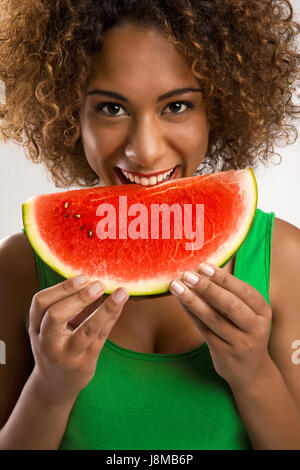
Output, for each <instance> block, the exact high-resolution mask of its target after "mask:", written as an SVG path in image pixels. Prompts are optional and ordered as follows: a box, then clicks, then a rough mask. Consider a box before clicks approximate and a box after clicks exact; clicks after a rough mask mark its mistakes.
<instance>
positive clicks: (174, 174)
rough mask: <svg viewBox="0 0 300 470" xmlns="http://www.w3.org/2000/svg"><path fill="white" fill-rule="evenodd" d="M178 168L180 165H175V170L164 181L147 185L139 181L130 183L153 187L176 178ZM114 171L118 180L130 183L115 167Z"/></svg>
mask: <svg viewBox="0 0 300 470" xmlns="http://www.w3.org/2000/svg"><path fill="white" fill-rule="evenodd" d="M179 168H180V165H177V166H176V168H175V171H174V173H173V175H172V176H171V178H169V179H167V180H165V181H160V182H158V183H156V184H148V185H147V186H145V185H143V184H140V183H132V184H138V185H139V186H143V187H145V188H154V187H155V186H158V185H160V184H163V183H167V182H168V181H172V180H174V179H176V178H177V175H178V172H179ZM114 171H115V173H116V175H117V177H118V179H119V181H120V182H121V183H122V184H130V183H128V182H127V180H126V179H125V177H124V179H123V175H122V174H120V173H119V171H118V170H117V168H114Z"/></svg>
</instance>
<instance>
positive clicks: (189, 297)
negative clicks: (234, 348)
mask: <svg viewBox="0 0 300 470" xmlns="http://www.w3.org/2000/svg"><path fill="white" fill-rule="evenodd" d="M177 283H179V284H180V285H181V286H182V287H183V292H182V293H181V294H179V292H178V291H177V292H176V291H175V290H174V286H176V283H175V284H174V281H172V282H171V284H170V290H171V292H172V293H174V294H175V295H176V296H177V297H178V299H179V300H180V302H181V303H182V304H183V306H184V307H185V308H187V309H188V310H189V311H190V312H192V313H193V314H194V315H195V316H196V318H198V319H199V320H200V321H201V322H203V323H204V325H205V326H207V327H208V328H209V329H210V330H211V331H212V332H213V333H215V334H216V335H217V336H219V337H220V338H222V339H223V340H224V341H225V342H226V343H230V344H232V343H233V342H234V338H235V337H236V335H237V333H238V329H237V328H236V326H235V325H233V324H232V323H231V322H229V321H228V320H226V319H225V318H224V317H223V316H222V315H220V314H219V313H218V312H216V311H215V310H214V309H213V308H212V307H211V306H210V305H207V303H206V302H205V301H204V300H203V299H201V298H200V297H199V296H198V295H197V294H195V292H193V291H192V290H191V289H189V288H188V287H187V286H186V285H184V284H183V283H182V282H180V281H177ZM194 323H195V322H194ZM200 325H201V324H200ZM196 326H197V322H196Z"/></svg>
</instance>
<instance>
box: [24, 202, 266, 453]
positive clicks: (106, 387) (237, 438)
mask: <svg viewBox="0 0 300 470" xmlns="http://www.w3.org/2000/svg"><path fill="white" fill-rule="evenodd" d="M274 217H275V214H274V212H270V213H266V212H263V211H262V210H261V209H258V208H257V209H256V213H255V217H254V219H253V223H252V225H251V228H250V230H249V232H248V235H247V237H246V239H245V240H244V242H243V244H242V245H241V247H240V248H239V250H238V251H237V253H236V255H235V266H234V276H235V277H237V278H239V279H241V280H243V281H245V282H247V283H249V284H251V285H252V286H253V287H255V288H256V289H257V290H258V291H259V292H260V293H261V294H262V295H263V296H264V298H265V299H266V301H267V302H268V304H270V301H269V293H268V292H269V275H270V253H271V240H272V230H273V223H274ZM23 230H24V229H23ZM35 259H36V263H37V268H38V274H39V279H40V288H41V289H45V288H47V287H49V286H52V285H55V284H57V283H59V282H62V281H63V280H64V279H65V278H64V277H62V276H61V275H59V274H58V273H56V272H55V271H53V270H52V269H51V268H50V267H49V266H47V265H46V264H45V263H44V262H43V261H42V260H41V259H40V258H39V256H38V255H37V254H36V253H35ZM162 314H163V312H162ZM60 449H74V450H77V449H83V450H198V449H205V450H210V449H213V450H232V449H233V450H241V449H251V444H250V441H249V438H248V436H247V433H246V430H245V428H244V425H243V423H242V420H241V418H240V416H239V413H238V409H237V407H236V404H235V401H234V398H233V394H232V392H231V389H230V387H229V385H228V384H227V382H226V381H225V380H224V379H223V378H222V377H220V376H219V375H218V374H217V373H216V371H215V369H214V367H213V363H212V360H211V356H210V353H209V348H208V346H207V344H202V345H201V346H200V347H198V348H196V349H193V350H191V351H187V352H184V353H179V354H154V353H153V354H148V353H142V352H136V351H132V350H130V349H126V348H123V347H121V346H119V345H118V344H116V343H114V342H113V341H110V340H109V339H107V340H106V342H105V344H104V347H103V349H102V351H101V353H100V355H99V359H98V364H97V368H96V371H95V375H94V377H93V379H92V380H91V382H90V383H89V384H88V385H87V386H86V387H85V388H84V389H83V390H82V391H81V392H80V393H79V395H78V397H77V400H76V402H75V404H74V406H73V409H72V411H71V414H70V417H69V421H68V425H67V428H66V431H65V434H64V436H63V439H62V442H61V445H60Z"/></svg>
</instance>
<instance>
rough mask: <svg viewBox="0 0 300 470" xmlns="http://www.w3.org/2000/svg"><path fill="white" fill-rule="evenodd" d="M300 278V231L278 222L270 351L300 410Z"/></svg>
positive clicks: (285, 223) (273, 243)
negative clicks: (298, 357) (299, 353)
mask: <svg viewBox="0 0 300 470" xmlns="http://www.w3.org/2000/svg"><path fill="white" fill-rule="evenodd" d="M299 279H300V229H299V228H297V227H296V226H295V225H293V224H290V223H289V222H286V221H284V220H282V219H275V220H274V231H273V240H272V251H271V276H270V289H271V288H272V294H271V295H270V304H271V309H272V314H273V315H272V331H271V335H270V339H269V344H268V349H269V354H270V356H271V358H272V359H273V361H274V362H275V364H276V365H277V367H278V369H279V370H280V372H281V374H282V377H283V378H284V380H285V383H286V384H287V386H288V388H289V390H290V392H291V393H292V395H293V397H294V399H295V402H296V403H297V405H298V406H299V409H300V367H299V365H298V367H297V364H298V363H297V362H295V359H294V354H295V353H296V351H294V349H295V348H296V347H297V345H298V344H299V340H300V317H299V311H300V289H299ZM271 299H272V300H271Z"/></svg>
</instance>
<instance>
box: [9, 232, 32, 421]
mask: <svg viewBox="0 0 300 470" xmlns="http://www.w3.org/2000/svg"><path fill="white" fill-rule="evenodd" d="M38 289H39V286H38V278H37V272H36V268H35V259H34V255H33V251H32V248H31V245H30V244H29V242H28V239H27V237H26V235H25V234H24V233H23V232H21V233H16V234H13V235H10V236H8V237H5V238H3V239H1V240H0V298H1V303H0V327H1V341H3V344H4V345H5V352H6V358H5V363H4V364H5V367H4V366H3V367H0V383H1V387H0V428H1V427H2V426H3V425H4V423H5V422H6V420H7V419H8V417H9V416H10V414H11V412H12V410H13V408H14V406H15V404H16V402H17V400H18V397H19V395H20V393H21V391H22V389H23V387H24V384H25V382H26V381H27V379H28V377H29V375H30V373H31V371H32V369H33V367H34V358H33V355H32V350H31V343H30V339H29V335H28V332H27V328H26V319H27V318H28V313H29V310H30V305H31V301H32V297H33V296H34V294H35V293H36V292H37V290H38Z"/></svg>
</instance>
